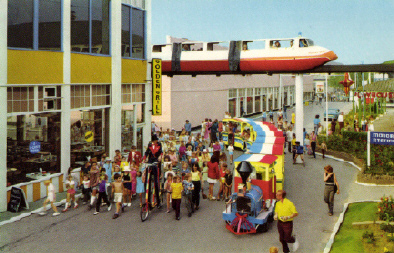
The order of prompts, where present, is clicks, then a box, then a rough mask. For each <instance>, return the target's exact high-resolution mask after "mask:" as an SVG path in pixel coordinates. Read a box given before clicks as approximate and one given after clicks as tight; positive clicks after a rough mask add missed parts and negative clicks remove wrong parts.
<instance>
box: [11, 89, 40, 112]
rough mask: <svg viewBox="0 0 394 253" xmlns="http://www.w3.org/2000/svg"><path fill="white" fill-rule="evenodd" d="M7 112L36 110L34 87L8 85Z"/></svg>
mask: <svg viewBox="0 0 394 253" xmlns="http://www.w3.org/2000/svg"><path fill="white" fill-rule="evenodd" d="M7 112H8V113H15V112H34V87H8V88H7Z"/></svg>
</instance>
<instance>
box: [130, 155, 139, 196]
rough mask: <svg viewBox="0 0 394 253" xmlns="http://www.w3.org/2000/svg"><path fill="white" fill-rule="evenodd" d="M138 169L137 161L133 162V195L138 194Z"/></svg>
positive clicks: (131, 173)
mask: <svg viewBox="0 0 394 253" xmlns="http://www.w3.org/2000/svg"><path fill="white" fill-rule="evenodd" d="M137 170H138V167H137V166H136V164H135V162H132V163H131V172H130V175H131V194H132V196H133V197H135V196H136V195H137Z"/></svg>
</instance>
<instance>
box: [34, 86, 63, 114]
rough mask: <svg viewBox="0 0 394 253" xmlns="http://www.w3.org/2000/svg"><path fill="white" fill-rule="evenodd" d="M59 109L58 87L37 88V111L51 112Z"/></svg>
mask: <svg viewBox="0 0 394 253" xmlns="http://www.w3.org/2000/svg"><path fill="white" fill-rule="evenodd" d="M60 109H61V88H60V86H40V87H38V111H40V112H42V111H53V110H60Z"/></svg>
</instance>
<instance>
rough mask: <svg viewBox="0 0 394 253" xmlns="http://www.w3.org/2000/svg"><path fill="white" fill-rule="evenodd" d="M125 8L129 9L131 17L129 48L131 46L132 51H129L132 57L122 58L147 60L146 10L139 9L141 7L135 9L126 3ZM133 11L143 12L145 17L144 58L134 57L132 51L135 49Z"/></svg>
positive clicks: (123, 4) (125, 57)
mask: <svg viewBox="0 0 394 253" xmlns="http://www.w3.org/2000/svg"><path fill="white" fill-rule="evenodd" d="M123 6H125V7H127V8H129V17H130V21H129V27H130V38H129V41H130V45H129V46H130V49H129V50H130V56H123V55H122V58H124V59H132V60H146V59H147V43H146V38H147V33H146V29H145V28H146V21H147V15H146V10H144V9H142V8H139V7H135V6H133V5H131V4H126V3H122V7H123ZM133 9H136V10H139V11H142V14H143V16H144V17H143V21H144V23H143V25H144V27H143V31H144V50H143V53H144V56H143V58H135V57H133V56H132V55H133V53H132V49H133ZM122 53H123V52H122Z"/></svg>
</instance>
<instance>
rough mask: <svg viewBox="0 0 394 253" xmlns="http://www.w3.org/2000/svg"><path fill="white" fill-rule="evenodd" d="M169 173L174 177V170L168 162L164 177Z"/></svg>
mask: <svg viewBox="0 0 394 253" xmlns="http://www.w3.org/2000/svg"><path fill="white" fill-rule="evenodd" d="M169 175H172V177H173V178H174V176H175V172H174V171H173V170H172V165H171V164H170V165H169V167H168V170H167V171H166V172H165V173H164V179H167V178H168V176H169Z"/></svg>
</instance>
